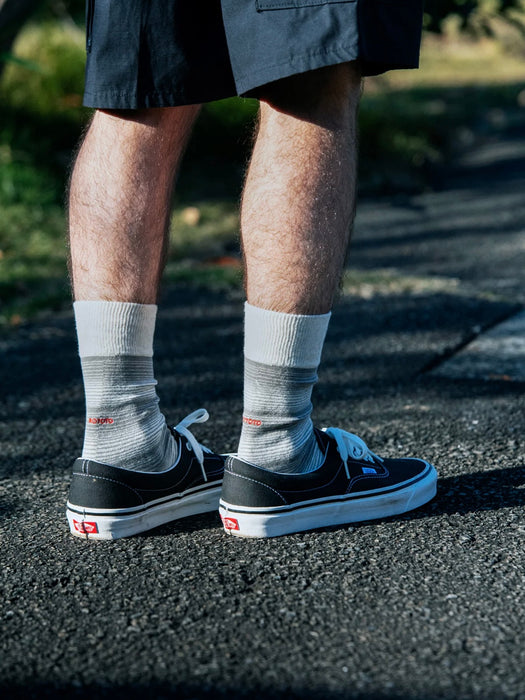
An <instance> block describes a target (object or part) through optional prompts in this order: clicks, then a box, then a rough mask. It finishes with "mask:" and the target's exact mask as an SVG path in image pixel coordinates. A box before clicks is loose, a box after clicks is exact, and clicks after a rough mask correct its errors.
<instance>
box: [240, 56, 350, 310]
mask: <svg viewBox="0 0 525 700" xmlns="http://www.w3.org/2000/svg"><path fill="white" fill-rule="evenodd" d="M360 93H361V76H360V72H359V69H358V67H357V66H356V64H342V65H338V66H333V67H329V68H323V69H321V70H318V71H313V72H311V73H305V74H303V75H299V76H294V77H293V78H289V79H287V80H283V81H279V82H278V83H276V84H275V85H273V86H269V87H268V88H266V91H265V93H264V94H263V95H262V97H261V100H262V101H261V109H260V119H259V129H258V134H257V139H256V143H255V147H254V151H253V156H252V159H251V163H250V167H249V170H248V175H247V179H246V186H245V190H244V196H243V204H242V216H241V227H242V240H243V251H244V257H245V270H246V288H247V296H248V302H249V303H250V304H252V305H254V306H257V307H260V308H263V309H268V310H272V311H281V312H285V313H293V314H322V313H326V312H327V311H329V310H330V308H331V306H332V302H333V298H334V295H335V292H336V290H337V288H338V284H339V280H340V275H341V270H342V267H343V264H344V259H345V255H346V249H347V246H348V240H349V232H350V226H351V223H352V218H353V212H354V192H355V179H356V150H357V149H356V142H357V136H356V111H357V106H358V102H359V97H360Z"/></svg>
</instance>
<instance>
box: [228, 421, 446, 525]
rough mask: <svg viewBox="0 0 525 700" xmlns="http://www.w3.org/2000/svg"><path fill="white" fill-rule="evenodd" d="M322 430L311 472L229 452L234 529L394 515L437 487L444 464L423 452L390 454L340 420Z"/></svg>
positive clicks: (415, 505)
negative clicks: (319, 457) (320, 456)
mask: <svg viewBox="0 0 525 700" xmlns="http://www.w3.org/2000/svg"><path fill="white" fill-rule="evenodd" d="M316 437H317V440H318V442H319V446H320V448H321V450H322V451H323V453H324V455H325V459H324V462H323V464H322V465H321V466H320V467H319V468H318V469H316V470H315V471H313V472H310V473H308V474H283V473H278V472H272V471H268V470H266V469H261V468H260V467H257V466H255V465H254V464H249V463H248V462H244V461H242V460H240V459H238V458H236V457H235V456H229V457H228V458H227V460H226V465H225V471H224V482H223V487H222V495H221V500H220V505H219V512H220V515H221V518H222V522H223V525H224V529H225V530H226V532H228V533H230V534H232V535H238V536H241V537H276V536H278V535H286V534H289V533H292V532H301V531H304V530H313V529H315V528H320V527H329V526H332V525H343V524H345V523H354V522H358V521H361V520H373V519H377V518H386V517H388V516H391V515H399V514H400V513H405V512H406V511H408V510H413V509H414V508H418V507H419V506H422V505H423V504H424V503H427V501H430V500H431V499H432V498H433V497H434V496H435V495H436V484H437V473H436V470H435V469H434V467H433V466H432V465H431V464H429V463H428V462H425V461H424V460H422V459H382V458H381V457H378V456H377V455H375V454H374V453H373V452H371V451H370V450H369V449H368V447H367V446H366V444H365V443H364V442H363V440H361V439H360V438H358V437H357V435H353V434H352V433H347V432H345V431H343V430H340V429H338V428H327V429H326V430H324V431H318V430H316Z"/></svg>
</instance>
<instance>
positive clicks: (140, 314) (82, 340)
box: [74, 301, 177, 471]
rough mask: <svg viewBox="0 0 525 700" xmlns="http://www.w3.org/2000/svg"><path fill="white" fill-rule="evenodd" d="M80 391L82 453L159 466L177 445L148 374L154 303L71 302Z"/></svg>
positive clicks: (129, 465) (143, 467) (167, 463)
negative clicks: (83, 416)
mask: <svg viewBox="0 0 525 700" xmlns="http://www.w3.org/2000/svg"><path fill="white" fill-rule="evenodd" d="M74 306H75V316H76V321H77V332H78V338H79V352H80V356H81V363H82V374H83V377H84V388H85V394H86V427H85V434H84V447H83V450H82V457H83V458H84V459H93V460H95V461H97V462H103V463H105V464H110V465H112V466H116V467H122V468H124V469H134V470H140V471H162V470H164V469H168V468H169V467H171V466H172V465H173V464H174V463H175V461H176V459H177V446H176V443H175V440H174V439H173V436H172V435H171V433H170V431H169V430H168V427H167V425H166V421H165V419H164V416H163V415H162V413H161V412H160V410H159V407H158V401H159V400H158V397H157V392H156V389H155V387H156V384H157V382H156V381H155V379H154V376H153V358H152V355H153V332H154V326H155V317H156V307H155V306H153V305H142V304H128V303H124V302H122V303H121V302H99V301H96V302H76V303H75V305H74Z"/></svg>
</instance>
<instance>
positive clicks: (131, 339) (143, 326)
mask: <svg viewBox="0 0 525 700" xmlns="http://www.w3.org/2000/svg"><path fill="white" fill-rule="evenodd" d="M73 308H74V311H75V320H76V324H77V335H78V352H79V355H80V357H94V356H99V357H100V356H106V357H110V356H116V355H133V356H135V357H139V356H140V357H152V356H153V335H154V332H155V319H156V316H157V306H156V305H155V304H131V303H128V302H121V301H76V302H75V303H74V304H73Z"/></svg>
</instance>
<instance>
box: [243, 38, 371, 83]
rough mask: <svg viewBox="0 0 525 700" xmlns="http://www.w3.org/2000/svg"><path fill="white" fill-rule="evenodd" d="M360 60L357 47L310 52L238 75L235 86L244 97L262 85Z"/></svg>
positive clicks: (339, 47) (340, 47)
mask: <svg viewBox="0 0 525 700" xmlns="http://www.w3.org/2000/svg"><path fill="white" fill-rule="evenodd" d="M358 59H359V55H358V52H357V50H356V47H355V46H352V47H346V46H338V47H335V48H334V49H332V50H330V51H309V52H308V53H304V54H300V55H298V56H293V57H290V58H288V59H287V60H286V61H281V62H280V63H274V64H273V65H271V66H265V67H264V68H262V69H260V70H258V71H256V70H253V71H250V73H247V74H245V75H240V76H237V75H236V76H235V85H236V88H237V92H238V94H239V95H243V94H246V93H247V92H250V91H251V90H254V89H255V88H258V87H261V85H266V84H267V83H273V82H275V81H276V80H281V79H282V78H289V77H290V76H292V75H297V74H299V73H306V72H307V71H311V70H316V69H317V68H324V67H325V66H331V65H336V64H338V63H347V62H349V61H356V60H358Z"/></svg>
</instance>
